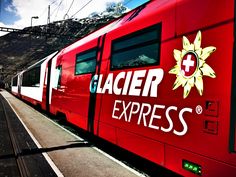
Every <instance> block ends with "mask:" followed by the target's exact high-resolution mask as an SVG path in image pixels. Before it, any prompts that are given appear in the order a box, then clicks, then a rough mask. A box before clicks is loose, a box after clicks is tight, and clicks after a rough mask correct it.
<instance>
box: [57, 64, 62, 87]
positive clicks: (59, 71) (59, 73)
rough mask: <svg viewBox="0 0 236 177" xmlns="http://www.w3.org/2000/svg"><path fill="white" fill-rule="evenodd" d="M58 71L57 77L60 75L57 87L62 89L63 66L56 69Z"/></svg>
mask: <svg viewBox="0 0 236 177" xmlns="http://www.w3.org/2000/svg"><path fill="white" fill-rule="evenodd" d="M56 70H57V75H58V79H57V87H61V73H62V66H61V65H59V66H57V67H56Z"/></svg>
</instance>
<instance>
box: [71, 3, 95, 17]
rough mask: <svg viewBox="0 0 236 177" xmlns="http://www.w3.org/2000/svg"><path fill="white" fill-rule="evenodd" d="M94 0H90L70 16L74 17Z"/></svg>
mask: <svg viewBox="0 0 236 177" xmlns="http://www.w3.org/2000/svg"><path fill="white" fill-rule="evenodd" d="M92 1H93V0H89V1H88V2H87V3H86V4H85V5H84V6H83V7H81V8H80V9H79V10H78V11H77V12H76V13H74V14H73V15H72V16H71V17H70V18H73V17H74V16H75V15H76V14H78V13H79V12H80V11H81V10H83V9H84V8H85V7H86V6H87V5H88V4H89V3H90V2H92Z"/></svg>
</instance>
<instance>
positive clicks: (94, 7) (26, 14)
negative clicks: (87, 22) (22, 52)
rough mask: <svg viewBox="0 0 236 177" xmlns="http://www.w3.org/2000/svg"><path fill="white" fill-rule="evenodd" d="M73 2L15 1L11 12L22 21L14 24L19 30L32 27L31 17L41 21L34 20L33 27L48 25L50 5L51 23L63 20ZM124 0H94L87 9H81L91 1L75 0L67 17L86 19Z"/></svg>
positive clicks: (67, 0) (48, 0) (47, 0)
mask: <svg viewBox="0 0 236 177" xmlns="http://www.w3.org/2000/svg"><path fill="white" fill-rule="evenodd" d="M72 1H73V0H66V1H65V0H40V1H39V0H28V1H24V0H13V1H12V6H13V7H14V8H15V10H14V8H10V7H9V10H14V13H16V15H17V16H19V17H20V20H18V21H16V22H15V23H14V26H15V27H17V28H24V27H27V26H30V23H31V17H32V16H39V19H33V25H44V24H46V23H47V17H48V5H50V12H51V13H50V14H51V16H50V21H51V22H52V21H58V20H63V18H64V16H65V15H66V12H67V11H68V9H69V7H70V5H71V3H72ZM122 1H124V0H92V1H91V2H90V3H89V4H88V5H87V6H86V7H85V8H83V9H82V10H81V11H80V12H78V10H79V9H81V8H82V7H83V6H84V5H85V4H87V3H88V2H89V0H86V1H85V0H74V2H73V5H72V6H71V8H70V10H69V12H68V13H67V16H69V17H71V16H72V15H74V14H76V13H77V14H76V15H75V16H74V17H75V18H84V17H87V16H88V15H90V14H91V13H92V12H102V11H104V10H105V9H106V4H107V3H110V2H116V3H117V2H122Z"/></svg>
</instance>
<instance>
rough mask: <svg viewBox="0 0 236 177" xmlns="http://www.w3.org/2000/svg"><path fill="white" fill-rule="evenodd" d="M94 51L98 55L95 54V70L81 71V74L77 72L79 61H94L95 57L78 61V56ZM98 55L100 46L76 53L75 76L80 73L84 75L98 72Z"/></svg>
mask: <svg viewBox="0 0 236 177" xmlns="http://www.w3.org/2000/svg"><path fill="white" fill-rule="evenodd" d="M92 51H95V53H96V55H95V71H93V72H86V73H79V74H76V66H77V64H78V63H82V62H86V61H92V59H93V57H90V58H86V59H84V60H82V61H79V62H78V61H77V58H78V56H80V55H84V54H87V53H90V52H92ZM97 56H98V47H93V48H90V49H87V50H84V51H82V52H79V53H77V54H76V57H75V70H74V75H75V76H79V75H84V74H92V73H95V72H96V66H97Z"/></svg>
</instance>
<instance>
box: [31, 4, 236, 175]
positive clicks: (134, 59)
mask: <svg viewBox="0 0 236 177" xmlns="http://www.w3.org/2000/svg"><path fill="white" fill-rule="evenodd" d="M235 7H236V5H235V1H234V0H227V1H214V0H204V1H203V0H178V1H175V0H168V1H167V0H153V1H150V2H148V3H146V4H144V5H142V6H140V7H138V8H136V9H134V10H132V11H131V12H129V13H127V14H125V15H124V16H122V17H121V18H119V19H118V20H115V21H113V22H112V23H110V24H109V25H107V26H105V27H103V28H101V29H99V30H98V31H96V32H94V33H91V34H89V35H88V36H86V37H84V38H83V39H81V40H79V41H77V42H75V43H74V44H72V45H70V46H68V47H66V48H64V49H63V50H62V51H60V52H59V53H58V54H57V56H55V57H53V58H52V59H51V60H49V62H48V65H47V67H46V69H45V70H46V71H48V72H46V74H45V77H44V76H42V75H41V77H42V78H44V83H47V84H45V86H46V91H44V92H41V91H40V93H43V96H42V97H45V99H46V103H45V104H46V109H47V110H48V111H50V112H51V113H52V114H55V115H60V116H61V117H64V118H66V120H67V121H69V122H71V123H73V124H75V125H76V126H78V127H80V128H83V129H84V130H86V131H89V132H91V133H92V134H94V135H96V136H99V137H101V138H103V139H106V140H107V141H109V142H112V143H114V144H116V145H117V146H120V147H122V148H124V149H127V150H129V151H131V152H133V153H135V154H137V155H139V156H141V157H143V158H145V159H148V160H150V161H152V162H154V163H156V164H158V165H160V166H163V167H165V168H167V169H169V170H172V171H174V172H176V173H178V174H180V175H183V176H188V177H196V176H203V177H212V176H214V177H215V176H216V177H217V176H219V177H221V176H223V175H224V176H236V154H235V153H236V144H235V141H236V136H235V135H236V122H235V120H236V109H235V108H234V106H235V105H236V89H235V88H236V73H235V72H236V64H235V60H236V59H235V51H236V48H235V36H236V34H235V27H236V23H235V12H236V9H235ZM49 71H50V72H49ZM47 75H49V76H47ZM28 91H29V90H28ZM45 94H46V96H44V95H45Z"/></svg>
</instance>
